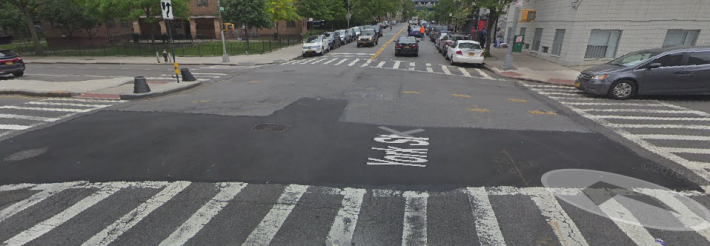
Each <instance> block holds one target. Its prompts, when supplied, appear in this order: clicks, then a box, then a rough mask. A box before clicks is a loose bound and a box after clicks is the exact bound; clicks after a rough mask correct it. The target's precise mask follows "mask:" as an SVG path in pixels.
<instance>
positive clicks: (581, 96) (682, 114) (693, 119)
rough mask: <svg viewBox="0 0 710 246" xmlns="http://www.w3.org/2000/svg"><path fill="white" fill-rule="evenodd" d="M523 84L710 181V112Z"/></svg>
mask: <svg viewBox="0 0 710 246" xmlns="http://www.w3.org/2000/svg"><path fill="white" fill-rule="evenodd" d="M522 84H523V85H524V86H526V87H527V88H529V89H531V90H533V91H535V92H536V93H538V94H540V95H543V96H546V97H548V98H551V99H553V100H556V101H558V102H559V103H560V104H562V105H564V106H565V107H567V108H569V109H571V110H572V111H574V112H576V113H578V114H579V115H581V116H583V117H585V118H588V119H590V120H593V121H595V122H597V123H599V124H600V125H602V126H605V127H608V128H610V129H612V130H613V131H615V132H616V133H617V134H619V135H621V136H622V137H624V138H626V139H628V140H630V141H632V142H634V143H636V144H638V145H639V146H641V147H643V148H645V149H647V150H649V151H651V152H654V153H656V154H658V155H660V156H663V157H665V158H667V159H669V160H671V161H674V162H676V163H678V164H680V165H682V166H684V167H686V168H688V169H690V170H691V171H693V172H695V173H696V174H698V175H699V176H700V177H702V178H704V179H705V180H710V113H708V112H703V111H698V110H692V109H688V108H685V107H681V106H677V105H673V104H670V103H667V102H663V101H659V100H652V99H651V100H625V101H620V100H613V99H608V98H601V97H597V96H592V95H588V94H586V93H583V92H581V91H578V90H577V89H575V88H572V87H567V86H556V85H532V84H527V83H522Z"/></svg>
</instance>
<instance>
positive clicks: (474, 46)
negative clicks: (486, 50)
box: [459, 43, 481, 50]
mask: <svg viewBox="0 0 710 246" xmlns="http://www.w3.org/2000/svg"><path fill="white" fill-rule="evenodd" d="M459 49H473V50H480V49H481V45H479V44H477V43H459Z"/></svg>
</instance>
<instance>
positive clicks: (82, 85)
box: [0, 77, 133, 97]
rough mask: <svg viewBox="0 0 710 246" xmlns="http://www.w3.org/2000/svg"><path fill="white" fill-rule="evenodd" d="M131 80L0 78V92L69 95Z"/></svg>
mask: <svg viewBox="0 0 710 246" xmlns="http://www.w3.org/2000/svg"><path fill="white" fill-rule="evenodd" d="M132 81H133V78H131V77H118V78H110V79H92V80H86V81H72V82H50V81H41V80H19V79H7V80H5V79H3V80H0V94H20V95H27V96H53V97H71V96H76V95H80V94H82V93H88V92H91V91H95V90H101V89H104V88H111V87H116V86H119V85H122V84H125V83H129V82H132Z"/></svg>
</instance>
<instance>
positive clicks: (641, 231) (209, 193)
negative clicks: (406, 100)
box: [0, 181, 710, 246]
mask: <svg viewBox="0 0 710 246" xmlns="http://www.w3.org/2000/svg"><path fill="white" fill-rule="evenodd" d="M561 191H562V190H561ZM553 192H557V191H555V190H551V189H545V188H539V187H530V188H515V187H469V188H459V189H450V190H437V191H424V190H400V189H363V188H333V187H323V186H309V185H297V184H290V185H281V184H247V183H240V182H227V183H190V182H184V181H177V182H108V183H88V182H67V183H55V184H15V185H5V186H0V232H1V233H0V245H87V246H88V245H109V244H110V245H239V244H241V245H323V244H325V245H634V244H638V245H657V244H655V242H656V240H658V239H660V240H663V241H664V242H665V243H667V245H708V243H710V241H708V239H710V236H709V235H710V234H709V233H708V230H698V231H692V230H689V231H681V232H678V231H664V230H654V229H648V228H645V227H642V226H633V225H629V224H626V223H621V222H618V221H615V220H610V219H607V218H605V217H601V216H598V215H595V214H592V213H589V212H586V211H583V210H580V209H578V208H576V207H574V206H571V205H570V204H568V203H566V202H564V201H562V200H559V199H558V198H557V197H556V196H555V195H554V194H556V193H553ZM562 192H565V194H566V195H568V196H576V195H578V194H581V193H578V192H579V190H570V189H564V191H562ZM575 192H577V193H575ZM665 195H666V196H665V197H664V202H668V203H669V204H673V206H676V208H677V205H678V204H680V203H673V202H672V201H671V200H674V199H676V198H680V197H684V198H688V197H689V198H692V199H695V200H697V201H699V202H700V203H703V202H704V203H703V206H706V207H707V206H708V205H707V203H708V200H707V197H705V195H704V194H702V193H699V192H675V191H668V192H667V194H665ZM605 209H607V208H605ZM608 209H610V210H609V211H606V210H605V212H609V213H617V212H620V211H622V210H623V205H620V206H616V207H609V208H608ZM612 210H613V211H612ZM622 212H623V211H622ZM626 218H627V219H635V218H636V217H634V214H631V213H628V214H627V215H626ZM671 218H672V217H671ZM679 223H681V222H679Z"/></svg>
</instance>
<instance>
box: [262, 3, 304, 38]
mask: <svg viewBox="0 0 710 246" xmlns="http://www.w3.org/2000/svg"><path fill="white" fill-rule="evenodd" d="M266 11H267V12H268V13H269V16H271V20H272V21H273V22H274V23H276V36H278V35H279V21H282V20H283V21H296V20H299V19H301V16H299V15H298V12H297V11H298V10H297V9H296V4H295V2H294V0H268V1H267V2H266Z"/></svg>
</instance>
